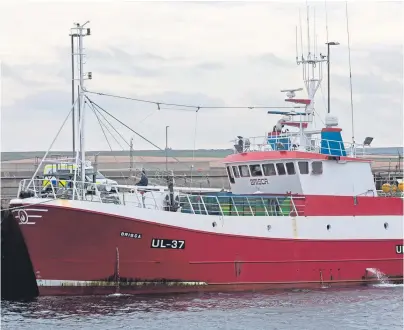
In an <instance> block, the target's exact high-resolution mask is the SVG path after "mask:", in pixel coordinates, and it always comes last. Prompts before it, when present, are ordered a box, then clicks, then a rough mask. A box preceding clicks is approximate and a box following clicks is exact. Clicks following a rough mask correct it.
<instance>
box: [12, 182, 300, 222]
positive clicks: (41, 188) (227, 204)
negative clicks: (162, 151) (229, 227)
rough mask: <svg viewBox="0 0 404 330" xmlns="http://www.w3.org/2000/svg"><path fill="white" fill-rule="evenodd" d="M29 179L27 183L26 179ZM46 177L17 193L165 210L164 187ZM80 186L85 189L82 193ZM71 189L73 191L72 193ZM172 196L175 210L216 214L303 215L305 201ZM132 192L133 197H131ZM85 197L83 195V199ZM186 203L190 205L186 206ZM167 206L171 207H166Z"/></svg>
mask: <svg viewBox="0 0 404 330" xmlns="http://www.w3.org/2000/svg"><path fill="white" fill-rule="evenodd" d="M28 182H31V185H30V187H28V186H27V183H28ZM63 183H64V185H63V186H61V187H60V183H59V181H56V184H57V185H55V184H54V182H52V181H49V180H48V179H32V180H31V179H24V180H22V181H21V182H20V185H19V190H18V196H19V197H20V198H24V196H21V193H22V192H26V193H28V194H27V195H33V196H34V197H37V198H53V199H55V200H57V199H68V200H73V199H77V200H84V201H87V202H99V203H115V204H120V205H125V206H130V205H134V206H135V207H138V208H152V209H156V210H161V211H163V210H167V200H166V196H167V194H168V192H167V191H164V190H154V191H153V190H152V189H147V188H145V187H139V186H125V185H113V186H112V187H113V189H106V188H105V185H101V184H96V183H93V182H86V183H85V184H84V186H83V184H82V182H78V181H77V182H74V181H70V180H63ZM83 190H85V191H86V193H85V194H83ZM73 191H76V194H75V197H73ZM174 195H175V196H174V198H177V197H176V196H178V199H179V205H178V206H179V208H178V210H177V212H181V213H191V214H203V215H216V216H222V217H223V216H278V215H281V216H292V214H293V216H302V215H304V207H305V203H298V204H297V203H296V202H295V200H304V199H305V197H304V196H254V195H244V196H243V195H234V194H231V193H216V194H215V193H183V192H179V191H175V192H174ZM131 196H132V197H131ZM83 198H84V199H83ZM188 205H189V207H188ZM198 205H199V207H198ZM168 209H170V208H168Z"/></svg>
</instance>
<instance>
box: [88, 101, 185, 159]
mask: <svg viewBox="0 0 404 330" xmlns="http://www.w3.org/2000/svg"><path fill="white" fill-rule="evenodd" d="M86 99H87V100H88V101H89V102H90V104H93V105H95V106H96V107H97V108H98V109H100V110H102V111H103V112H105V113H106V114H107V115H109V116H110V117H112V118H113V119H115V120H116V121H117V122H118V123H120V124H121V125H123V126H125V127H126V128H127V129H129V130H130V131H132V132H133V133H135V134H136V135H137V136H139V137H140V138H142V139H143V140H145V141H146V142H148V143H150V144H151V145H152V146H154V147H155V148H157V149H158V150H160V151H164V149H162V148H160V147H159V146H158V145H156V144H155V143H153V142H151V141H150V140H149V139H147V138H145V137H144V136H143V135H141V134H139V133H138V132H136V131H135V130H134V129H132V128H130V127H129V126H128V125H126V124H125V123H124V122H122V121H120V120H119V119H118V118H116V117H115V116H114V115H112V114H110V113H109V112H108V111H107V110H105V109H104V108H102V107H101V106H99V105H98V104H97V103H95V102H94V101H92V100H90V98H89V97H88V96H87V95H86ZM171 158H173V159H175V160H176V161H177V162H179V163H180V161H179V160H178V159H177V158H176V157H171Z"/></svg>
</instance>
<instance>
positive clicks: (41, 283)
mask: <svg viewBox="0 0 404 330" xmlns="http://www.w3.org/2000/svg"><path fill="white" fill-rule="evenodd" d="M36 283H37V285H38V286H58V287H59V286H67V287H69V286H72V287H79V286H100V287H107V286H117V284H118V282H107V281H71V280H42V279H37V280H36ZM153 285H164V286H204V285H207V283H206V282H157V281H150V282H142V281H139V282H128V283H126V282H119V286H122V287H125V286H134V287H136V286H153Z"/></svg>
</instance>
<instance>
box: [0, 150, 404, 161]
mask: <svg viewBox="0 0 404 330" xmlns="http://www.w3.org/2000/svg"><path fill="white" fill-rule="evenodd" d="M366 149H367V150H366V153H367V154H373V155H389V156H392V157H395V156H396V157H398V156H402V155H403V151H404V148H403V147H380V148H366ZM232 153H233V150H232V149H198V150H195V151H193V150H189V149H183V150H181V149H180V150H175V149H173V150H171V149H170V150H169V151H168V156H169V157H196V158H201V157H210V158H223V157H226V156H228V155H230V154H232ZM96 154H99V155H100V156H101V155H102V156H129V150H121V151H107V150H104V151H99V150H98V151H87V155H88V156H90V157H92V156H94V155H96ZM44 155H45V151H20V152H18V151H16V152H12V151H10V152H2V153H1V160H2V161H10V160H21V159H31V158H35V157H41V158H42V157H43V156H44ZM52 155H53V156H56V155H60V156H65V157H66V156H67V157H69V156H71V155H72V152H71V151H53V152H51V153H49V156H52ZM133 156H143V157H165V151H164V150H134V151H133Z"/></svg>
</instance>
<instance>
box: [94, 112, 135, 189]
mask: <svg viewBox="0 0 404 330" xmlns="http://www.w3.org/2000/svg"><path fill="white" fill-rule="evenodd" d="M90 108H91V109H92V110H93V112H94V115H95V117H96V118H97V120H98V123H99V124H100V127H101V130H102V133H103V134H104V136H105V139H106V140H107V143H108V146H109V149H110V150H111V151H113V150H112V146H111V143H110V142H109V140H108V137H107V134H106V133H105V131H104V128H103V127H102V126H103V125H105V124H103V123H102V122H101V120H100V118H99V117H98V114H97V112H96V111H95V109H94V106H93V105H90ZM105 128H106V129H107V130H108V127H106V126H105ZM108 132H109V134H111V135H112V133H111V132H110V131H109V130H108ZM112 137H113V138H114V139H115V137H114V136H113V135H112ZM115 141H116V139H115ZM117 142H118V141H117ZM118 144H119V143H118ZM119 145H120V144H119ZM120 146H121V145H120ZM121 148H122V146H121ZM114 159H115V162H116V163H117V164H118V160H117V159H116V156H115V155H114ZM119 172H120V173H121V176H122V178H123V179H124V181H125V185H127V184H128V183H127V181H126V178H125V176H124V175H123V173H122V171H119Z"/></svg>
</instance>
